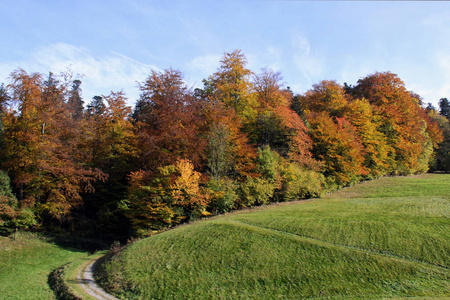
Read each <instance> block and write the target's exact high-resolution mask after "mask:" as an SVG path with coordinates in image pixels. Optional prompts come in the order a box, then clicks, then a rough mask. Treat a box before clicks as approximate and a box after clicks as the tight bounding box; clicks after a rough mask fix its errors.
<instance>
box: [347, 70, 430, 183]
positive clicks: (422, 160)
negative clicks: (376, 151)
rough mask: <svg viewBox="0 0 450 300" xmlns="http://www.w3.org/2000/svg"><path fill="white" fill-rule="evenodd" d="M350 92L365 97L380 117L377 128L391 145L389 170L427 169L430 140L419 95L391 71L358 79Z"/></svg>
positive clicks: (418, 170)
mask: <svg viewBox="0 0 450 300" xmlns="http://www.w3.org/2000/svg"><path fill="white" fill-rule="evenodd" d="M352 95H353V96H354V97H355V98H365V99H367V100H368V101H369V103H371V104H372V105H373V106H374V107H375V114H376V115H378V116H379V117H380V118H381V122H380V125H379V127H378V130H379V131H380V132H382V133H383V134H384V135H385V136H386V139H387V143H388V145H389V146H391V147H392V148H393V149H394V155H393V156H394V163H393V164H392V165H391V168H390V172H391V173H394V174H410V173H416V172H424V171H426V169H427V167H426V166H427V165H428V161H429V159H430V156H431V154H432V145H433V141H431V137H430V135H429V132H427V129H428V128H429V127H428V126H427V123H426V121H425V120H424V119H423V118H422V113H421V111H423V108H422V107H421V106H420V103H419V99H417V97H413V96H412V95H411V93H410V92H409V91H407V90H406V88H405V85H404V83H403V81H401V80H400V78H399V77H398V76H397V75H395V74H393V73H389V72H385V73H375V74H373V75H369V76H367V77H365V78H363V79H360V80H358V83H357V85H356V86H355V87H354V88H353V90H352ZM430 147H431V148H430Z"/></svg>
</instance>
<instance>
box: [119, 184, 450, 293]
mask: <svg viewBox="0 0 450 300" xmlns="http://www.w3.org/2000/svg"><path fill="white" fill-rule="evenodd" d="M449 225H450V175H422V176H414V177H401V178H383V179H380V180H376V181H372V182H367V183H364V184H360V185H357V186H354V187H351V188H347V189H344V190H342V191H340V192H337V193H334V194H332V195H328V196H327V197H325V198H324V199H320V200H314V201H308V202H301V203H296V204H288V205H279V206H273V207H267V208H264V209H260V210H256V211H249V212H239V213H234V214H229V215H224V216H220V217H217V218H213V219H211V220H208V221H203V222H197V223H194V224H191V225H189V226H182V227H179V228H176V229H174V230H170V231H167V232H165V233H162V234H159V235H156V236H154V237H151V238H148V239H145V240H141V241H139V242H137V243H135V244H133V245H131V246H130V247H129V248H128V249H127V250H126V251H125V252H124V256H123V262H124V270H125V271H124V272H125V276H126V278H127V279H128V280H130V282H131V285H134V286H135V292H136V294H137V295H138V296H137V298H141V299H150V298H159V299H167V298H224V299H229V298H244V299H245V298H253V299H262V298H265V299H274V298H278V297H279V298H300V297H331V298H358V297H360V298H377V297H411V296H423V297H428V296H436V297H439V296H441V297H443V296H447V297H450V272H449V262H450V242H449V241H450V226H449ZM127 296H128V297H130V294H129V295H127Z"/></svg>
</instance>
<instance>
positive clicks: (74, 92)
mask: <svg viewBox="0 0 450 300" xmlns="http://www.w3.org/2000/svg"><path fill="white" fill-rule="evenodd" d="M69 95H70V96H69V99H68V100H67V104H68V106H69V109H70V110H71V112H72V115H73V118H74V119H76V120H79V119H81V118H82V117H83V112H84V106H83V104H84V101H83V99H82V98H81V80H79V79H75V80H74V81H73V84H72V89H71V90H70V91H69Z"/></svg>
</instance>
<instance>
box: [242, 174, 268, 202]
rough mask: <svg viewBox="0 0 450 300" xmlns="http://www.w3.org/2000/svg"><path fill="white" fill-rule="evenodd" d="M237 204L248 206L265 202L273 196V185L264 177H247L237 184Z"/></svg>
mask: <svg viewBox="0 0 450 300" xmlns="http://www.w3.org/2000/svg"><path fill="white" fill-rule="evenodd" d="M238 191H239V201H238V203H237V204H238V206H240V207H249V206H252V205H262V204H267V203H269V201H270V200H271V199H272V197H273V193H274V191H275V185H274V184H273V183H270V182H269V181H268V180H266V179H264V178H251V177H249V178H248V179H247V180H246V181H245V182H243V183H241V185H240V186H239V189H238Z"/></svg>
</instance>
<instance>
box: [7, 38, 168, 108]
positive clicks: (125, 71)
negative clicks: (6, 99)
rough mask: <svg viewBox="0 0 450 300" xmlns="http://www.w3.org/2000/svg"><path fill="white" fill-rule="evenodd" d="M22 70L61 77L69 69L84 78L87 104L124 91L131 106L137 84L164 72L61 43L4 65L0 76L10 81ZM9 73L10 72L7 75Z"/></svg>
mask: <svg viewBox="0 0 450 300" xmlns="http://www.w3.org/2000/svg"><path fill="white" fill-rule="evenodd" d="M18 67H20V68H22V69H24V70H25V71H27V72H29V73H31V72H41V73H44V74H46V73H48V72H50V71H51V72H53V73H60V72H63V71H65V70H67V68H69V69H70V70H71V71H72V72H73V73H74V74H81V75H83V79H82V81H83V84H82V89H83V97H84V99H85V101H86V102H88V101H90V99H91V98H92V97H93V96H95V95H100V94H103V95H105V94H109V93H110V92H111V91H118V90H122V89H123V91H124V92H125V93H126V95H127V96H128V98H129V99H130V101H129V102H130V103H129V104H130V105H133V104H134V101H135V100H136V99H137V98H138V96H139V90H138V88H137V82H140V81H144V80H145V78H146V77H147V76H148V74H149V73H150V71H151V70H152V69H153V70H157V71H160V69H159V68H158V67H156V66H153V65H148V64H145V63H142V62H139V61H137V60H135V59H133V58H130V57H127V56H125V55H123V54H120V53H117V52H113V51H111V52H110V53H108V54H106V55H95V54H93V53H92V52H91V51H90V50H89V49H87V48H85V47H77V46H74V45H70V44H65V43H58V44H53V45H49V46H46V47H42V48H38V49H35V50H34V51H33V52H32V53H31V54H30V56H29V57H27V58H25V59H24V60H22V61H17V62H11V61H10V62H3V63H0V69H1V70H2V72H8V73H7V74H5V73H0V76H1V78H2V79H4V80H5V81H6V78H7V77H8V74H9V73H10V72H12V71H13V70H14V69H17V68H18ZM5 70H7V71H5Z"/></svg>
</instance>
